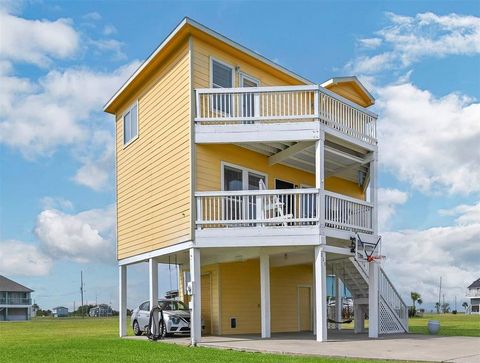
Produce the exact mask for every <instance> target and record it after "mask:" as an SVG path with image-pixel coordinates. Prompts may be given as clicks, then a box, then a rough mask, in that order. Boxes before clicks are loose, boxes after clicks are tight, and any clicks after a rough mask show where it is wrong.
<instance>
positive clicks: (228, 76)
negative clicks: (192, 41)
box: [212, 59, 233, 88]
mask: <svg viewBox="0 0 480 363" xmlns="http://www.w3.org/2000/svg"><path fill="white" fill-rule="evenodd" d="M212 87H213V88H232V87H233V67H231V66H229V65H228V64H225V63H222V62H219V61H217V60H215V59H212Z"/></svg>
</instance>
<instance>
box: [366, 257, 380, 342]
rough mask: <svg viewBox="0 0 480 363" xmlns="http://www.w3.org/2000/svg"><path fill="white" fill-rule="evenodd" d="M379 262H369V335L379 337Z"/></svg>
mask: <svg viewBox="0 0 480 363" xmlns="http://www.w3.org/2000/svg"><path fill="white" fill-rule="evenodd" d="M378 318H379V311H378V263H377V262H375V261H373V262H370V263H369V264H368V337H369V338H378V327H379V320H378Z"/></svg>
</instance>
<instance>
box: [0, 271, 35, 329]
mask: <svg viewBox="0 0 480 363" xmlns="http://www.w3.org/2000/svg"><path fill="white" fill-rule="evenodd" d="M32 292H33V290H32V289H29V288H28V287H25V286H23V285H20V284H19V283H17V282H15V281H13V280H10V279H7V278H6V277H5V276H2V275H0V321H6V320H8V321H11V320H30V318H31V317H32V299H31V297H30V294H31V293H32Z"/></svg>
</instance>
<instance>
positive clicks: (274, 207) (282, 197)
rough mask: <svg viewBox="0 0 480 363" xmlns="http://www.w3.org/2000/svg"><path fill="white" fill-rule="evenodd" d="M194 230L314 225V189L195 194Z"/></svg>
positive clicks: (316, 198)
mask: <svg viewBox="0 0 480 363" xmlns="http://www.w3.org/2000/svg"><path fill="white" fill-rule="evenodd" d="M195 198H196V201H197V221H196V224H197V228H225V227H256V226H298V225H312V224H317V223H318V214H317V201H318V190H317V189H291V190H288V189H287V190H240V191H221V192H197V193H195Z"/></svg>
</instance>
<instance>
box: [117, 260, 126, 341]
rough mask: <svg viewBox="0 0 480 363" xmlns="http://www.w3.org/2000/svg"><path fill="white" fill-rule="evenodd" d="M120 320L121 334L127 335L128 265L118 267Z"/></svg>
mask: <svg viewBox="0 0 480 363" xmlns="http://www.w3.org/2000/svg"><path fill="white" fill-rule="evenodd" d="M118 322H119V330H118V331H119V335H120V337H124V336H126V335H127V266H126V265H122V266H119V267H118Z"/></svg>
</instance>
